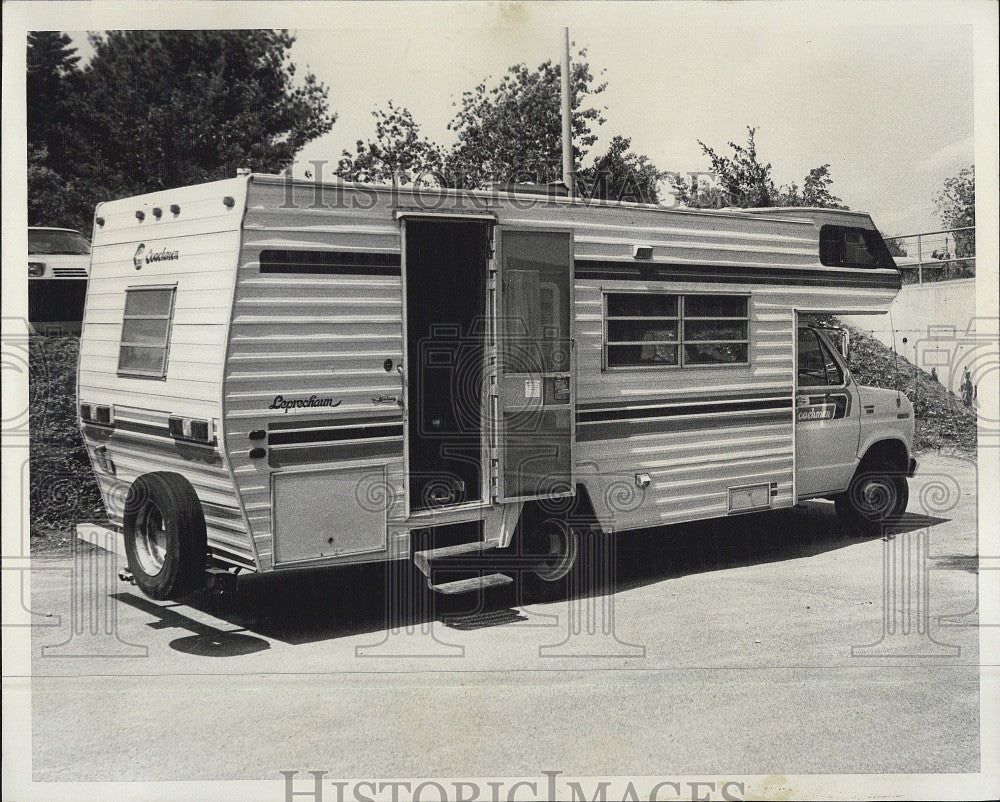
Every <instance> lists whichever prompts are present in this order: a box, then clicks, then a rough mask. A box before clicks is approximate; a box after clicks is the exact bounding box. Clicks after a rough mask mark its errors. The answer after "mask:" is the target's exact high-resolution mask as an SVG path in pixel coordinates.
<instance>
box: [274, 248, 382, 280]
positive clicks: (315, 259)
mask: <svg viewBox="0 0 1000 802" xmlns="http://www.w3.org/2000/svg"><path fill="white" fill-rule="evenodd" d="M400 264H401V261H400V255H399V254H398V253H379V252H374V251H278V250H266V251H261V252H260V272H261V273H323V274H329V275H338V276H345V275H351V276H398V275H400V269H401V268H400Z"/></svg>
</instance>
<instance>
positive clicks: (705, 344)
mask: <svg viewBox="0 0 1000 802" xmlns="http://www.w3.org/2000/svg"><path fill="white" fill-rule="evenodd" d="M748 307H749V298H748V297H747V296H745V295H673V294H666V293H608V294H606V295H605V339H604V365H605V367H606V368H628V367H661V366H675V367H681V366H685V365H727V364H728V365H735V364H747V363H748V361H749V326H750V320H749V309H748Z"/></svg>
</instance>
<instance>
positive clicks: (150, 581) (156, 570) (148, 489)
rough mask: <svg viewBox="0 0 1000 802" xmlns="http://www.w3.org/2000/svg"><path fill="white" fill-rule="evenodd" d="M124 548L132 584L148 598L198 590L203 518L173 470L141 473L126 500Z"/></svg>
mask: <svg viewBox="0 0 1000 802" xmlns="http://www.w3.org/2000/svg"><path fill="white" fill-rule="evenodd" d="M124 530H125V531H124V539H125V552H126V554H127V555H128V564H129V569H130V570H131V571H132V576H133V578H134V579H135V583H136V585H138V586H139V588H140V589H141V590H142V592H143V593H145V594H146V595H147V596H149V597H150V598H153V599H168V598H172V597H178V596H183V595H185V594H187V593H190V592H191V591H193V590H195V589H197V588H198V587H199V586H200V584H201V580H202V579H203V575H204V569H205V552H206V547H205V516H204V514H203V513H202V509H201V502H200V501H199V500H198V496H197V494H196V493H195V491H194V488H193V487H191V484H190V483H189V482H188V481H187V479H185V478H184V477H183V476H181V475H180V474H178V473H169V472H166V471H160V472H156V473H147V474H145V475H144V476H140V477H139V478H138V479H136V480H135V482H134V483H133V484H132V487H131V488H130V490H129V495H128V499H127V500H126V503H125V519H124Z"/></svg>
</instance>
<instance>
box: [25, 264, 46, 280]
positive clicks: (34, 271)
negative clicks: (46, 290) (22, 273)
mask: <svg viewBox="0 0 1000 802" xmlns="http://www.w3.org/2000/svg"><path fill="white" fill-rule="evenodd" d="M44 275H45V262H28V278H39V277H40V276H44Z"/></svg>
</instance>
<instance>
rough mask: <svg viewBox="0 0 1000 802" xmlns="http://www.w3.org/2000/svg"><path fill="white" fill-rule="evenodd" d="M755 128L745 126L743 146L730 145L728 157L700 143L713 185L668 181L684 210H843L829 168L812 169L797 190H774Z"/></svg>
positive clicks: (769, 167) (788, 188)
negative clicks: (795, 207)
mask: <svg viewBox="0 0 1000 802" xmlns="http://www.w3.org/2000/svg"><path fill="white" fill-rule="evenodd" d="M756 133H757V129H756V128H752V127H751V126H749V125H748V126H747V144H746V145H737V144H736V143H735V142H730V143H729V147H730V148H731V149H732V151H733V155H732V156H726V155H722V154H720V153H718V152H717V151H716V150H715V149H714V148H711V147H709V146H708V145H706V144H705V143H704V142H702V141H701V140H700V139H699V140H698V144H699V145H700V146H701V149H702V152H703V153H704V154H705V155H706V156H708V158H709V160H710V162H711V165H712V174H713V175H714V177H715V180H714V182H713V183H709V184H706V183H705V182H703V181H699V180H698V177H697V176H698V175H702V174H696V176H695V177H694V178H693V179H692V180H691V181H686V180H685V179H683V178H681V177H675V178H674V179H673V180H672V184H673V188H674V193H675V197H676V199H677V200H678V201H679V202H681V203H683V204H684V205H686V206H691V207H695V208H707V207H713V208H719V207H722V206H736V207H740V208H760V207H766V206H818V207H825V208H831V209H846V208H847V207H846V206H844V205H843V204H841V202H840V198H838V197H836V196H835V195H833V193H831V192H830V185H831V184H832V183H833V178H831V177H830V165H829V164H824V165H821V166H820V167H814V168H813V169H812V170H810V171H809V174H808V175H807V176H806V178H805V181H804V182H803V186H802V188H801V189H800V188H799V186H798V185H797V184H795V183H794V182H793V183H792V184H789V185H787V186H780V187H779V186H777V185H775V183H774V179H773V178H772V177H771V163H770V162H762V161H761V160H760V159H759V158H758V156H757V143H756V141H755V140H754V137H755V135H756Z"/></svg>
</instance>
